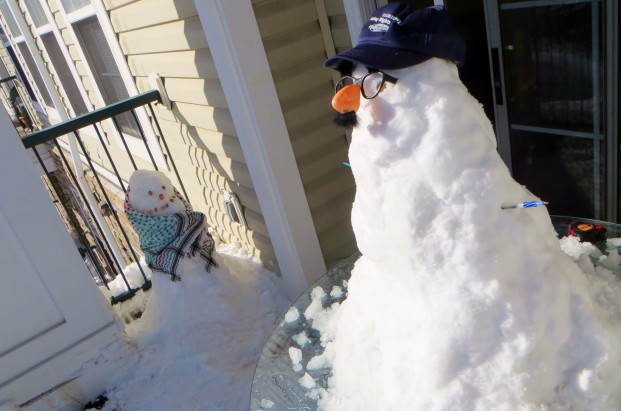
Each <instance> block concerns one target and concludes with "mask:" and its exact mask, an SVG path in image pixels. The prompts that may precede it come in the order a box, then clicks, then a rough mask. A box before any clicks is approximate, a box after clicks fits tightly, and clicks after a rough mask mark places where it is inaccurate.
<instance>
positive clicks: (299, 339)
mask: <svg viewBox="0 0 621 411" xmlns="http://www.w3.org/2000/svg"><path fill="white" fill-rule="evenodd" d="M291 338H292V339H293V341H295V343H296V344H297V345H299V346H300V348H304V346H305V345H306V344H308V343H309V342H310V339H309V338H308V335H306V331H302V332H301V333H299V334H296V335H294V336H293V337H291Z"/></svg>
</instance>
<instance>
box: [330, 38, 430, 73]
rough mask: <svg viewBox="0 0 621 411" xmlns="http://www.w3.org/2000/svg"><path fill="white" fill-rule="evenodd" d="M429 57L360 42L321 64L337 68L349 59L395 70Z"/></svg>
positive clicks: (377, 67)
mask: <svg viewBox="0 0 621 411" xmlns="http://www.w3.org/2000/svg"><path fill="white" fill-rule="evenodd" d="M430 58H431V56H428V55H426V54H420V53H412V52H409V51H404V50H398V49H393V48H389V47H383V46H378V45H375V44H360V45H358V46H356V47H354V48H351V49H349V50H347V51H344V52H342V53H339V54H337V55H335V56H332V57H330V58H329V59H327V60H326V61H325V62H324V63H323V64H324V66H325V67H328V68H337V67H338V66H339V65H340V64H341V63H342V62H343V61H350V62H354V63H359V64H363V65H365V66H367V67H372V68H375V69H378V70H382V69H386V70H396V69H401V68H405V67H410V66H414V65H416V64H420V63H422V62H424V61H427V60H429V59H430Z"/></svg>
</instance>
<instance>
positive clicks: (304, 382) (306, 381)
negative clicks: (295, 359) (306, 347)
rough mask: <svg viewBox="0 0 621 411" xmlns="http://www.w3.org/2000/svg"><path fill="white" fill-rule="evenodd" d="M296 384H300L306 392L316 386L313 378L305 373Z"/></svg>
mask: <svg viewBox="0 0 621 411" xmlns="http://www.w3.org/2000/svg"><path fill="white" fill-rule="evenodd" d="M298 383H300V385H301V386H302V387H304V388H306V389H308V390H310V389H311V388H315V386H316V385H317V384H316V383H315V380H314V379H313V377H311V376H310V375H309V374H308V373H307V372H305V373H304V375H303V376H302V378H300V379H299V380H298Z"/></svg>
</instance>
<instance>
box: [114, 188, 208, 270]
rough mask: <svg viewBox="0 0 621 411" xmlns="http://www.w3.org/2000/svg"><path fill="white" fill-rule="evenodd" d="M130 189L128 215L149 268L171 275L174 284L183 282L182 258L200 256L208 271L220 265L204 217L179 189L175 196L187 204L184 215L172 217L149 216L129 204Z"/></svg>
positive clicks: (177, 214)
mask: <svg viewBox="0 0 621 411" xmlns="http://www.w3.org/2000/svg"><path fill="white" fill-rule="evenodd" d="M129 190H130V189H129V187H128V188H127V193H126V194H125V203H124V208H125V214H127V218H128V219H129V221H130V222H131V223H132V225H133V226H134V229H135V230H136V233H137V234H138V237H139V238H140V248H141V249H142V251H143V253H144V258H145V261H146V262H147V264H148V265H149V268H151V269H152V270H157V271H162V272H164V273H168V274H170V275H171V280H172V281H177V280H180V279H181V277H180V276H179V275H178V274H177V266H178V264H179V260H180V259H181V258H184V257H187V258H191V257H193V256H195V255H196V253H198V254H199V256H200V258H202V259H203V260H204V261H205V270H206V271H209V270H210V269H211V267H214V266H217V264H216V262H215V260H214V259H213V257H212V253H213V248H214V241H213V237H211V234H209V232H207V229H206V226H205V214H203V213H200V212H197V211H193V210H192V206H191V205H190V203H188V202H187V201H186V200H185V199H183V198H182V197H181V196H180V195H179V193H178V192H177V190H175V195H176V196H177V198H179V199H180V200H181V201H182V202H183V203H184V205H185V212H178V213H175V214H169V215H157V216H154V215H147V214H144V213H143V212H141V211H138V210H135V209H134V208H133V207H132V206H131V205H130V204H129Z"/></svg>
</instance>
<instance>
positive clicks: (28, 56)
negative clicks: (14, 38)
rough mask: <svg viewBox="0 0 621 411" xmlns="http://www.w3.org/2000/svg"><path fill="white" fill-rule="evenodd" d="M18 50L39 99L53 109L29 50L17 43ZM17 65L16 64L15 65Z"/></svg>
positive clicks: (50, 98) (24, 44)
mask: <svg viewBox="0 0 621 411" xmlns="http://www.w3.org/2000/svg"><path fill="white" fill-rule="evenodd" d="M17 47H18V48H19V51H20V53H21V54H22V57H23V58H24V61H25V62H26V66H27V67H28V70H29V71H30V74H31V75H32V79H33V80H34V82H35V84H36V85H37V88H38V89H39V93H41V97H42V98H43V102H42V103H44V104H45V105H46V106H48V107H54V103H52V97H51V96H50V93H48V91H47V88H46V87H45V83H44V82H43V77H41V73H40V72H39V70H38V69H37V65H36V64H35V61H34V59H33V58H32V54H30V50H28V46H27V45H26V43H23V42H22V43H19V44H18V45H17ZM15 64H16V65H17V63H15ZM40 103H41V102H40Z"/></svg>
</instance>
